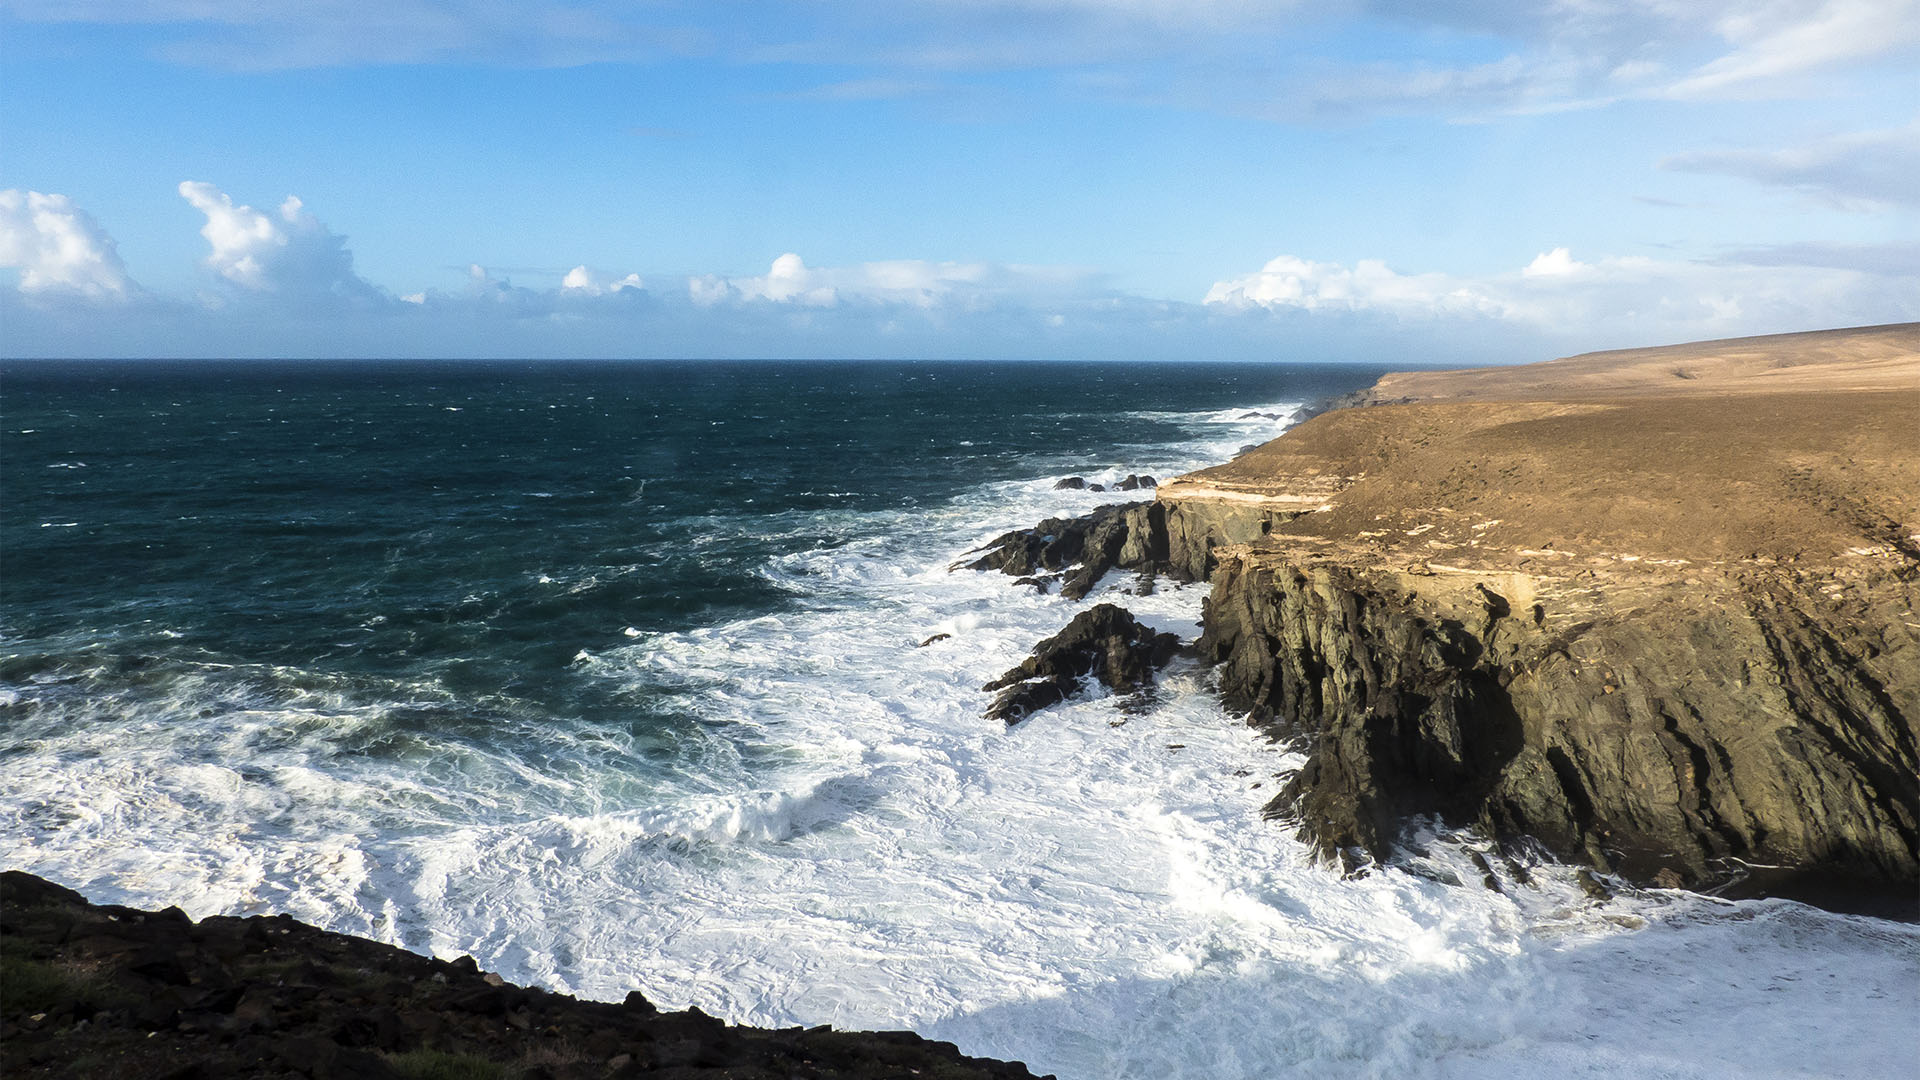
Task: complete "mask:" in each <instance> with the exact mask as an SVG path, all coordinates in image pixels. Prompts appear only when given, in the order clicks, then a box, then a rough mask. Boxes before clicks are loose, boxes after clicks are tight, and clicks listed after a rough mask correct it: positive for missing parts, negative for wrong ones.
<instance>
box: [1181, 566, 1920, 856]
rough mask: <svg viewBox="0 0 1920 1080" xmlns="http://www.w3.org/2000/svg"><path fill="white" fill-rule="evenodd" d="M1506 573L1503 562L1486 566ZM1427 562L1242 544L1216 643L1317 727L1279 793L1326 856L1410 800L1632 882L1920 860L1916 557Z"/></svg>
mask: <svg viewBox="0 0 1920 1080" xmlns="http://www.w3.org/2000/svg"><path fill="white" fill-rule="evenodd" d="M1490 583H1491V584H1490ZM1834 584H1836V582H1835V581H1834V580H1833V579H1829V578H1825V577H1815V578H1810V579H1802V578H1798V577H1796V576H1794V575H1791V574H1766V575H1753V574H1739V573H1736V574H1730V575H1726V576H1724V577H1714V578H1710V579H1709V578H1703V577H1702V576H1700V575H1699V574H1695V575H1693V577H1692V580H1691V581H1686V580H1660V579H1658V578H1655V579H1653V580H1622V579H1621V578H1617V577H1616V578H1614V579H1612V580H1610V581H1609V582H1607V583H1606V585H1605V586H1603V587H1594V588H1580V587H1578V586H1573V587H1569V585H1570V583H1568V582H1565V581H1556V580H1551V579H1546V578H1539V577H1531V576H1525V575H1506V576H1495V575H1490V574H1487V575H1482V574H1473V573H1466V574H1462V573H1457V572H1442V573H1438V574H1435V573H1433V572H1431V571H1429V572H1428V573H1427V574H1413V573H1407V572H1400V571H1394V570H1391V569H1385V568H1378V567H1365V566H1354V565H1351V564H1347V563H1344V562H1341V561H1337V560H1336V561H1316V560H1312V559H1301V558H1298V557H1290V556H1287V555H1282V554H1279V553H1272V552H1266V553H1262V552H1255V551H1251V550H1247V551H1242V552H1238V553H1235V554H1233V555H1232V556H1231V557H1229V558H1227V559H1225V560H1224V561H1223V563H1222V567H1221V570H1220V572H1219V574H1218V575H1216V577H1215V580H1214V591H1213V594H1212V596H1211V597H1210V598H1209V601H1208V605H1207V613H1206V619H1205V627H1206V629H1205V633H1204V635H1203V636H1202V639H1201V641H1200V646H1199V647H1200V650H1201V652H1202V653H1203V655H1204V656H1206V657H1207V658H1208V659H1210V660H1213V661H1215V662H1217V663H1218V664H1219V665H1220V668H1219V670H1220V680H1221V687H1222V691H1223V693H1224V694H1225V695H1226V698H1227V701H1228V703H1229V704H1230V706H1232V707H1234V708H1237V709H1241V710H1245V711H1248V712H1250V713H1252V714H1253V715H1254V716H1255V717H1256V719H1257V720H1258V721H1259V722H1262V723H1265V724H1268V725H1271V726H1272V727H1273V729H1274V730H1275V731H1276V732H1277V733H1279V734H1282V735H1285V736H1289V737H1295V738H1299V739H1301V740H1302V741H1303V744H1304V745H1305V746H1306V748H1307V749H1308V761H1307V764H1306V765H1305V767H1303V768H1302V769H1301V771H1300V772H1299V773H1298V774H1296V775H1295V776H1294V778H1293V779H1292V780H1291V781H1290V782H1289V783H1288V785H1287V786H1286V788H1285V789H1283V790H1282V792H1281V793H1280V795H1279V796H1278V797H1277V798H1276V799H1275V800H1274V801H1273V802H1272V803H1271V804H1270V805H1269V812H1270V813H1272V814H1273V815H1275V816H1281V817H1285V818H1287V819H1290V820H1293V821H1296V822H1298V823H1299V825H1300V827H1301V829H1302V831H1303V833H1304V834H1305V835H1306V836H1307V837H1308V838H1310V839H1311V840H1312V841H1313V842H1314V843H1315V844H1316V845H1318V846H1319V848H1320V849H1321V851H1322V853H1323V854H1325V855H1328V856H1343V855H1344V856H1345V857H1346V859H1347V861H1349V862H1351V861H1352V859H1353V857H1354V856H1355V855H1358V854H1360V853H1365V854H1366V855H1371V856H1373V857H1384V856H1386V855H1387V854H1389V853H1390V852H1391V851H1392V850H1393V848H1394V845H1395V843H1396V840H1397V838H1398V836H1399V835H1400V832H1401V829H1402V827H1403V826H1404V824H1405V823H1406V822H1407V821H1408V819H1409V818H1410V817H1412V816H1414V815H1435V816H1438V817H1440V818H1442V819H1444V820H1446V821H1448V822H1450V823H1452V824H1455V825H1478V826H1480V827H1481V828H1482V829H1484V830H1485V831H1486V832H1487V833H1488V834H1490V835H1493V836H1496V837H1504V838H1518V837H1523V836H1524V837H1530V838H1533V839H1535V840H1538V841H1540V842H1542V843H1544V844H1545V845H1546V846H1547V847H1548V848H1550V849H1552V850H1553V851H1555V852H1557V853H1560V854H1562V855H1564V856H1568V857H1571V858H1574V859H1577V860H1580V861H1585V862H1588V863H1590V864H1592V865H1594V866H1596V867H1599V868H1601V869H1605V870H1611V871H1616V872H1618V873H1621V874H1623V875H1625V876H1627V877H1629V878H1631V879H1634V880H1638V881H1644V882H1657V883H1660V884H1672V885H1679V884H1685V885H1703V884H1708V883H1713V882H1718V881H1724V880H1727V878H1728V877H1729V876H1730V875H1731V874H1734V873H1736V872H1741V871H1743V870H1744V868H1745V867H1746V866H1758V867H1764V868H1788V869H1793V870H1798V871H1800V872H1803V873H1818V874H1820V875H1825V876H1829V877H1832V876H1837V877H1841V878H1846V879H1853V880H1857V881H1861V882H1879V883H1883V884H1884V883H1896V882H1911V881H1914V880H1916V879H1920V850H1917V848H1916V844H1915V838H1916V835H1920V782H1917V781H1916V779H1915V778H1916V776H1920V771H1917V770H1920V760H1917V759H1916V753H1915V737H1914V730H1913V722H1912V719H1911V718H1912V717H1914V716H1916V715H1920V694H1916V685H1915V682H1914V680H1913V679H1912V678H1911V674H1910V673H1911V672H1912V671H1914V670H1917V669H1920V637H1916V635H1915V633H1914V632H1913V630H1912V629H1911V628H1910V627H1909V626H1908V624H1907V623H1906V622H1905V620H1906V619H1907V618H1908V617H1909V616H1907V615H1906V614H1905V613H1907V612H1911V611H1913V610H1915V608H1914V605H1915V604H1916V603H1920V589H1917V588H1916V586H1915V584H1914V580H1913V579H1912V578H1910V577H1909V578H1907V579H1904V580H1903V579H1902V578H1901V577H1900V576H1898V575H1894V574H1875V573H1872V572H1869V571H1863V572H1861V573H1860V574H1858V575H1849V576H1848V577H1846V578H1845V579H1843V581H1841V582H1839V584H1842V585H1843V586H1844V588H1843V589H1841V590H1838V591H1835V590H1833V589H1832V588H1831V586H1832V585H1834Z"/></svg>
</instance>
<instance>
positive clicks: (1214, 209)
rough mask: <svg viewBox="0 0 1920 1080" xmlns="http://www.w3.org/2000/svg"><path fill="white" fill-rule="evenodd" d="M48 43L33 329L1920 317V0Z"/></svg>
mask: <svg viewBox="0 0 1920 1080" xmlns="http://www.w3.org/2000/svg"><path fill="white" fill-rule="evenodd" d="M0 49H4V55H3V57H0V59H4V64H0V189H3V193H0V266H4V267H5V268H6V269H4V270H0V320H3V321H0V334H3V335H4V341H0V352H4V353H5V354H7V355H15V356H20V355H76V356H92V355H170V356H199V355H260V356H320V355H407V356H414V355H428V356H501V355H507V356H515V355H527V356H943V357H945V356H952V357H969V356H979V357H995V358H1028V357H1035V358H1039V357H1077V358H1090V359H1097V358H1114V359H1178V358H1218V359H1260V358H1268V357H1271V358H1278V359H1288V358H1292V359H1315V358H1331V359H1348V358H1351V359H1383V360H1388V361H1396V360H1405V361H1408V362H1412V361H1417V360H1429V361H1437V362H1465V361H1473V360H1495V361H1505V360H1529V359H1538V358H1542V357H1544V356H1549V355H1555V354H1558V353H1562V352H1568V351H1577V350H1582V349H1589V348H1603V347H1613V346H1623V345H1635V344H1653V343H1659V342H1663V341H1674V340H1687V339H1696V338H1703V337H1719V336H1729V335H1737V334H1746V333H1765V332H1774V331H1782V330H1794V329H1811V328H1817V327H1824V326H1836V325H1850V324H1861V323H1870V322H1890V321H1905V320H1913V319H1920V181H1916V180H1915V179H1914V177H1916V176H1920V77H1916V76H1915V75H1914V74H1913V72H1914V71H1915V70H1916V69H1917V68H1920V0H1776V2H1770V3H1760V4H1754V3H1731V2H1716V0H1700V2H1689V3H1681V2H1678V0H1561V2H1558V3H1551V2H1550V3H1517V2H1508V0H1491V2H1483V3H1475V4H1465V3H1428V4H1411V3H1405V2H1403V0H1381V2H1374V3H1366V2H1339V0H1333V2H1327V0H1321V2H1318V3H1312V4H1308V3H1298V2H1279V3H1266V2H1261V0H1188V2H1185V3H1164V2H1161V0H999V2H983V0H894V2H891V3H884V4H882V3H867V2H864V0H843V2H840V3H831V4H830V3H810V2H797V0H761V2H758V3H751V4H748V3H727V2H709V3H679V2H674V0H655V2H649V3H611V2H606V0H576V2H569V3H555V2H549V0H529V2H525V3H516V4H507V3H503V2H496V0H466V2H455V3H426V2H424V0H384V2H381V3H364V2H361V0H314V2H310V3H303V4H285V5H261V4H257V3H252V2H248V0H113V2H94V0H38V2H16V0H0ZM290 197H291V201H290Z"/></svg>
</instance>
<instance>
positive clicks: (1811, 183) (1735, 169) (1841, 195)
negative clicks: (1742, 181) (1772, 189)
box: [1660, 120, 1920, 206]
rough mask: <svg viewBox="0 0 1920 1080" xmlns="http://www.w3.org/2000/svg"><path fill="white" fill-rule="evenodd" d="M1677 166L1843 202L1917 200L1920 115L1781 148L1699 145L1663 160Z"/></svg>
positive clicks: (1919, 190)
mask: <svg viewBox="0 0 1920 1080" xmlns="http://www.w3.org/2000/svg"><path fill="white" fill-rule="evenodd" d="M1660 167H1661V168H1663V169H1672V170H1676V171H1681V172H1701V173H1722V174H1725V175H1728V176H1739V177H1744V178H1746V179H1748V180H1753V181H1755V182H1757V183H1762V184H1773V185H1778V186H1781V187H1790V188H1795V189H1798V190H1800V191H1804V192H1807V193H1809V194H1813V195H1818V196H1821V197H1823V198H1825V199H1827V200H1828V201H1830V202H1835V203H1838V204H1841V205H1847V204H1849V203H1855V202H1860V201H1865V202H1866V203H1869V204H1901V205H1906V206H1920V120H1915V121H1914V122H1913V123H1910V124H1908V125H1907V126H1905V127H1900V128H1888V129H1884V130H1879V131H1862V132H1854V133H1851V134H1846V135H1837V136H1834V137H1832V138H1828V139H1822V140H1820V141H1818V142H1813V143H1808V144H1806V145H1804V146H1794V147H1788V148H1786V149H1783V150H1699V151H1694V152H1691V153H1685V154H1675V155H1673V156H1671V157H1667V158H1664V159H1662V160H1661V162H1660Z"/></svg>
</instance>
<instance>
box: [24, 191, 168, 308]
mask: <svg viewBox="0 0 1920 1080" xmlns="http://www.w3.org/2000/svg"><path fill="white" fill-rule="evenodd" d="M0 266H4V267H8V268H10V269H15V270H18V271H19V273H20V282H19V288H20V291H21V292H23V293H41V294H59V293H66V294H72V295H78V296H87V297H94V298H125V297H126V296H128V295H129V294H130V293H132V292H133V291H135V289H136V287H135V286H134V284H133V283H132V282H131V281H130V280H129V279H128V278H127V269H126V266H125V265H124V264H122V263H121V261H120V252H119V250H118V249H117V248H116V247H115V245H114V242H113V237H111V236H108V235H107V232H106V230H105V229H102V228H101V227H100V223H99V222H97V221H95V220H94V219H93V215H91V214H89V213H87V212H86V211H85V210H82V209H80V207H79V206H77V205H75V203H74V201H73V200H72V199H70V198H68V197H67V196H65V195H46V194H42V193H40V192H38V191H19V190H12V189H10V190H7V191H0Z"/></svg>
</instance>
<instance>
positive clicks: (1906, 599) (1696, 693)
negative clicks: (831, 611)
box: [968, 325, 1920, 918]
mask: <svg viewBox="0 0 1920 1080" xmlns="http://www.w3.org/2000/svg"><path fill="white" fill-rule="evenodd" d="M1917 386H1920V326H1914V325H1908V326H1897V327H1875V328H1866V329H1863V330H1852V331H1830V332H1822V333H1817V334H1799V335H1781V336H1777V337H1773V338H1752V339H1742V340H1736V341H1726V342H1705V343H1700V344H1696V345H1688V346H1675V347H1671V348H1666V349H1645V350H1634V351H1631V352H1623V353H1606V354H1590V355H1587V356H1582V357H1574V358H1570V359H1567V360H1559V361H1552V362H1549V363H1545V364H1536V365H1529V366H1525V367H1516V368H1496V369H1483V370H1475V371H1466V372H1441V373H1422V374H1415V375H1390V376H1387V377H1386V378H1384V379H1382V380H1381V381H1380V383H1379V384H1377V385H1376V386H1375V387H1374V388H1373V389H1372V390H1371V391H1367V392H1364V393H1362V394H1360V395H1356V396H1354V397H1353V398H1352V399H1351V400H1348V401H1343V402H1339V403H1337V405H1339V406H1345V407H1336V408H1334V409H1332V410H1330V411H1327V412H1324V413H1321V414H1319V415H1317V416H1315V417H1314V418H1312V419H1310V420H1308V421H1306V422H1304V423H1302V424H1300V425H1299V426H1298V427H1296V428H1294V429H1292V430H1290V431H1289V432H1288V433H1287V434H1285V435H1283V436H1282V437H1280V438H1278V439H1275V440H1273V441H1272V442H1269V443H1267V444H1265V445H1263V446H1260V447H1258V448H1255V449H1253V450H1251V451H1249V452H1247V453H1244V454H1242V455H1241V456H1240V457H1238V458H1236V459H1235V460H1234V461H1232V462H1230V463H1228V464H1225V465H1221V466H1217V467H1214V468H1211V469H1206V470H1202V471H1200V472H1197V473H1193V474H1190V475H1188V476H1183V477H1179V478H1176V479H1173V480H1170V481H1167V482H1164V483H1162V484H1161V485H1160V486H1159V488H1158V490H1157V492H1156V498H1155V500H1154V501H1153V502H1150V503H1134V504H1131V505H1127V506H1112V507H1104V508H1102V509H1100V510H1098V511H1095V512H1094V513H1093V514H1091V515H1089V516H1087V517H1085V518H1081V519H1077V520H1053V521H1047V522H1043V523H1041V524H1040V526H1038V527H1037V528H1035V529H1032V530H1025V531H1021V532H1015V533H1009V534H1007V535H1005V536H1002V537H1000V538H999V539H998V540H996V541H995V542H994V544H993V545H990V549H989V550H987V551H985V552H984V553H983V554H980V555H979V556H978V557H977V558H975V559H974V561H973V562H971V563H969V564H968V565H970V566H972V567H974V568H977V569H999V570H1003V571H1005V572H1008V573H1014V574H1029V575H1032V574H1038V573H1041V572H1050V573H1052V574H1054V575H1057V576H1058V578H1059V579H1060V580H1061V581H1062V582H1063V586H1064V587H1063V589H1062V591H1063V593H1065V594H1066V595H1068V596H1077V595H1084V594H1085V593H1086V592H1087V591H1088V590H1090V589H1091V587H1092V586H1093V584H1094V583H1095V582H1097V581H1098V580H1099V578H1100V576H1101V575H1102V574H1104V573H1106V572H1108V571H1109V570H1112V569H1116V568H1119V569H1132V570H1137V571H1141V572H1143V573H1166V574H1170V575H1171V576H1173V577H1175V578H1178V579H1182V580H1190V581H1191V580H1203V579H1205V580H1210V581H1211V582H1212V592H1211V596H1210V599H1209V600H1208V603H1207V606H1206V610H1205V613H1204V618H1203V622H1204V627H1205V632H1204V634H1203V635H1202V637H1201V639H1200V641H1199V642H1198V643H1197V650H1198V651H1199V653H1200V654H1201V657H1202V659H1203V660H1205V661H1207V662H1210V663H1213V664H1215V665H1217V666H1216V672H1217V676H1218V682H1219V686H1220V689H1221V691H1222V693H1223V695H1224V696H1225V698H1226V700H1227V702H1228V704H1229V705H1230V706H1231V707H1233V708H1236V709H1238V710H1241V711H1243V712H1244V713H1246V714H1247V715H1248V716H1249V717H1250V718H1251V719H1252V721H1253V722H1254V723H1256V724H1257V725H1260V726H1262V727H1263V728H1265V729H1266V730H1268V731H1270V732H1271V733H1273V734H1274V735H1275V736H1277V737H1282V738H1286V739H1288V740H1290V741H1292V742H1294V743H1295V744H1296V745H1298V746H1299V747H1300V748H1301V749H1302V750H1303V751H1304V752H1305V753H1306V755H1307V762H1306V764H1305V766H1304V767H1303V768H1302V769H1301V770H1300V772H1299V773H1298V774H1297V775H1296V776H1295V778H1294V779H1293V780H1292V781H1291V782H1290V783H1289V784H1288V786H1287V787H1286V788H1285V789H1284V790H1283V791H1282V793H1281V794H1280V796H1279V797H1278V798H1276V799H1275V800H1274V801H1273V803H1272V804H1271V805H1270V806H1269V807H1268V811H1269V814H1270V815H1271V816H1273V817H1275V818H1279V819H1283V820H1285V821H1288V822H1291V823H1293V824H1295V825H1296V826H1297V827H1298V828H1299V830H1300V832H1301V835H1302V837H1303V838H1304V839H1306V840H1308V841H1309V842H1311V843H1313V844H1314V845H1315V846H1316V847H1317V848H1318V849H1319V851H1320V852H1321V853H1322V855H1323V856H1325V857H1326V858H1327V859H1329V860H1330V861H1333V862H1336V863H1339V864H1342V865H1344V866H1346V867H1347V868H1348V869H1356V868H1358V867H1362V866H1364V865H1365V864H1366V863H1367V862H1368V861H1370V860H1381V859H1387V858H1390V857H1392V856H1393V855H1394V853H1395V851H1396V849H1397V848H1398V847H1401V846H1403V845H1404V844H1405V842H1406V835H1407V826H1408V825H1409V823H1410V822H1412V821H1414V820H1416V819H1421V818H1432V817H1437V818H1439V819H1441V820H1443V821H1445V822H1446V823H1448V824H1450V825H1453V826H1455V827H1463V828H1472V829H1477V830H1479V831H1481V832H1483V833H1485V834H1487V835H1489V836H1490V837H1492V838H1493V839H1495V840H1498V841H1502V842H1512V843H1516V844H1527V845H1531V844H1539V845H1543V846H1545V847H1547V848H1548V849H1550V850H1552V851H1553V852H1555V853H1556V854H1558V855H1559V856H1561V857H1562V858H1566V859H1569V860H1572V861H1575V862H1578V863H1585V864H1587V865H1590V866H1592V867H1594V868H1596V869H1599V870H1602V871H1607V872H1610V873H1613V874H1616V875H1619V876H1620V877H1622V878H1625V879H1626V880H1628V881H1631V882H1634V883H1637V884H1643V885H1653V886H1663V887H1687V888H1695V889H1708V890H1715V891H1722V890H1731V891H1732V892H1733V893H1734V894H1736V895H1738V894H1742V893H1744V894H1746V895H1756V894H1767V895H1783V896H1791V897H1795V898H1798V899H1806V900H1809V901H1812V902H1816V903H1821V904H1823V905H1824V906H1828V907H1835V908H1841V909H1855V910H1869V911H1872V912H1874V913H1876V914H1893V915H1897V916H1903V917H1907V918H1912V917H1914V915H1915V913H1916V910H1917V909H1920V904H1916V902H1915V898H1916V895H1917V894H1920V614H1916V613H1917V612H1920V444H1917V443H1916V442H1915V440H1914V437H1913V431H1914V428H1913V424H1914V422H1915V419H1916V416H1917V415H1920V414H1916V403H1917V399H1916V397H1915V394H1914V388H1915V387H1917ZM1038 580H1042V581H1044V580H1045V579H1044V578H1041V579H1038Z"/></svg>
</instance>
